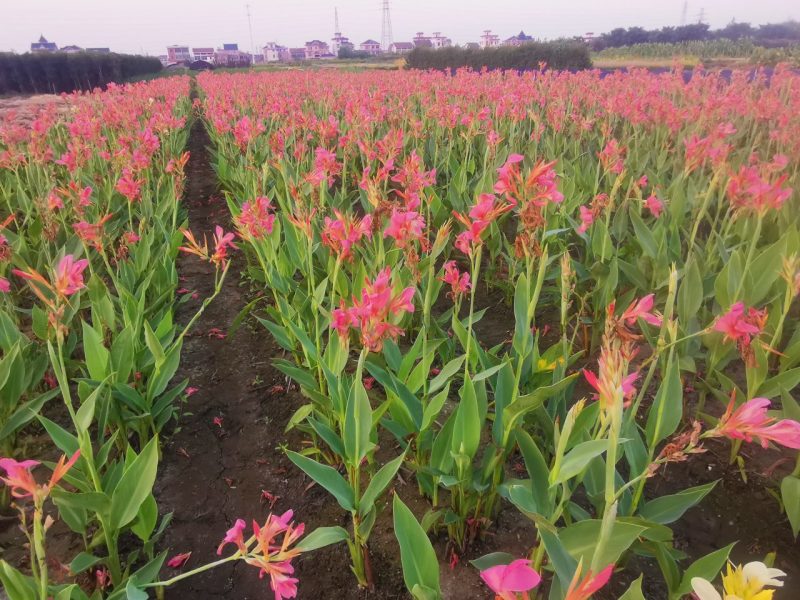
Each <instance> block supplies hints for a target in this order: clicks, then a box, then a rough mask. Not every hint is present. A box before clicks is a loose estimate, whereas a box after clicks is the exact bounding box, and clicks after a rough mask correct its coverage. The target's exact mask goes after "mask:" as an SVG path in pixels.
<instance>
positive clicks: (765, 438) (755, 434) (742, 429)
mask: <svg viewBox="0 0 800 600" xmlns="http://www.w3.org/2000/svg"><path fill="white" fill-rule="evenodd" d="M734 403H735V402H734V399H733V398H731V401H730V403H728V408H727V410H726V411H725V414H724V415H723V416H722V418H721V419H720V420H719V423H718V424H717V426H716V428H714V429H713V430H712V431H711V432H709V433H710V435H712V436H724V437H727V438H731V439H736V440H744V441H746V442H752V441H753V439H754V438H756V439H757V440H758V442H759V443H760V444H761V446H762V447H763V448H767V447H768V446H769V442H775V443H778V444H780V445H782V446H786V447H787V448H794V449H795V450H800V423H798V422H797V421H793V420H791V419H782V420H780V421H777V422H776V420H775V419H774V418H773V417H770V416H769V415H767V408H768V407H769V405H770V401H769V400H767V399H766V398H753V399H752V400H750V401H748V402H745V403H744V404H742V405H741V406H740V407H739V408H734Z"/></svg>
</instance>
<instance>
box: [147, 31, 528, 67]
mask: <svg viewBox="0 0 800 600" xmlns="http://www.w3.org/2000/svg"><path fill="white" fill-rule="evenodd" d="M480 39H481V41H480V42H479V43H470V44H467V47H474V48H492V47H495V46H501V45H505V46H519V45H520V44H523V43H525V42H529V41H533V38H532V37H531V36H529V35H525V32H524V31H520V32H519V34H518V35H515V36H512V37H510V38H508V39H506V40H502V41H501V40H500V37H499V36H497V35H494V34H493V33H492V32H491V30H486V31H484V33H483V35H482V36H481V38H480ZM452 45H453V40H451V39H450V38H449V37H447V36H445V35H443V34H442V33H441V32H440V31H435V32H434V33H433V34H431V35H426V34H425V33H424V32H422V31H418V32H417V34H416V35H415V36H414V37H413V38H412V40H411V41H409V42H393V43H392V44H390V45H389V46H388V47H387V48H382V47H381V44H380V42H377V41H375V40H373V39H368V40H365V41H363V42H361V43H360V44H358V45H356V44H354V43H353V42H351V41H350V38H348V37H347V36H345V35H342V33H341V32H339V31H337V32H336V33H334V35H333V38H331V41H330V43H328V42H325V41H322V40H317V39H314V40H311V41H308V42H306V43H305V45H303V46H299V47H296V48H292V47H289V46H283V45H281V44H278V43H277V42H268V43H267V44H265V45H264V46H262V47H261V52H260V53H258V54H251V53H249V52H245V51H242V50H240V49H239V46H238V44H223V45H222V47H221V48H216V49H215V48H213V47H190V46H183V45H174V46H168V47H167V53H166V54H164V55H161V56H160V57H159V58H160V59H161V61H162V62H163V63H164V64H165V65H170V64H177V63H191V62H194V61H198V60H200V61H204V62H208V63H210V64H213V65H216V66H228V67H230V66H248V65H250V64H252V63H277V62H291V61H298V60H318V59H330V58H337V57H338V56H339V55H340V54H342V51H351V52H360V53H362V54H367V55H369V56H379V55H387V54H388V55H402V54H407V53H408V52H411V51H412V50H413V49H414V48H434V49H438V48H447V47H449V46H452Z"/></svg>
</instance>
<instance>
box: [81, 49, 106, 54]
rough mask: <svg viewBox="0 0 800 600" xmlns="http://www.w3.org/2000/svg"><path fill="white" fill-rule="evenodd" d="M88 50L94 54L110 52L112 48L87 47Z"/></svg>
mask: <svg viewBox="0 0 800 600" xmlns="http://www.w3.org/2000/svg"><path fill="white" fill-rule="evenodd" d="M86 51H87V52H92V53H94V54H109V53H111V48H87V49H86Z"/></svg>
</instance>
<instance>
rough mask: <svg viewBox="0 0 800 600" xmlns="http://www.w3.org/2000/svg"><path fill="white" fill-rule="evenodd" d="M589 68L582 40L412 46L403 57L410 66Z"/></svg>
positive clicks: (478, 68) (529, 68)
mask: <svg viewBox="0 0 800 600" xmlns="http://www.w3.org/2000/svg"><path fill="white" fill-rule="evenodd" d="M541 63H546V65H547V68H548V69H559V70H562V69H589V68H591V66H592V59H591V58H590V56H589V49H588V47H587V46H586V44H584V43H582V42H574V41H558V42H528V43H525V44H523V45H521V46H500V47H498V48H486V49H484V50H474V49H471V48H458V47H455V46H454V47H450V48H440V49H438V50H433V49H431V48H414V49H413V50H412V51H411V52H410V53H409V54H408V55H407V57H406V64H407V65H408V66H409V67H410V68H412V69H459V68H461V67H470V68H472V69H474V70H476V71H478V70H480V69H483V68H484V67H485V68H487V69H514V70H519V71H526V70H531V69H539V68H540V64H541Z"/></svg>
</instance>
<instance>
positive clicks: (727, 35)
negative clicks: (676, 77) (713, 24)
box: [590, 20, 800, 50]
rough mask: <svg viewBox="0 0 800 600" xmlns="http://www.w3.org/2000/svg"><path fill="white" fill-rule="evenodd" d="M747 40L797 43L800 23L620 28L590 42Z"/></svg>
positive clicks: (610, 44)
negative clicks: (714, 27)
mask: <svg viewBox="0 0 800 600" xmlns="http://www.w3.org/2000/svg"><path fill="white" fill-rule="evenodd" d="M714 40H724V41H729V40H732V41H735V42H738V41H747V42H750V41H752V42H754V43H756V44H758V45H759V46H763V47H765V48H776V47H779V46H787V45H793V44H797V43H798V42H800V23H798V22H797V21H793V20H789V21H783V22H780V23H764V24H763V25H756V26H753V25H751V24H750V23H747V22H741V21H738V22H737V21H731V22H730V23H728V24H727V25H725V27H721V28H719V29H711V28H710V26H709V25H708V24H707V23H702V22H699V23H687V24H686V25H679V26H677V27H674V26H670V25H668V26H666V27H661V28H660V29H645V28H644V27H638V26H635V27H627V28H626V27H617V28H615V29H612V30H611V31H609V32H607V33H603V34H601V35H599V36H598V37H597V38H595V39H593V40H592V41H591V42H590V44H591V46H592V49H593V50H603V49H605V48H619V47H620V46H633V45H636V44H682V43H685V42H695V41H714Z"/></svg>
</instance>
